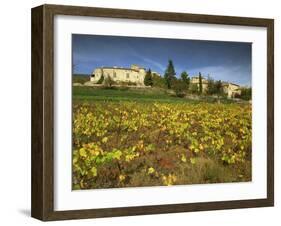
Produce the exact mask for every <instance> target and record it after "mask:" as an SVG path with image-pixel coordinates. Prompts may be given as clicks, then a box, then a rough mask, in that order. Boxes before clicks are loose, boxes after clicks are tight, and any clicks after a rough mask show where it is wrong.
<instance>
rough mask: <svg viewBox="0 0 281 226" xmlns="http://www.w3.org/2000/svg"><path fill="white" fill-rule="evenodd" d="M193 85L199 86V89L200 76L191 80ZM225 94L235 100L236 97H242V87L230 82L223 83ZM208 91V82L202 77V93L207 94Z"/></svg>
mask: <svg viewBox="0 0 281 226" xmlns="http://www.w3.org/2000/svg"><path fill="white" fill-rule="evenodd" d="M190 83H191V84H195V85H197V87H198V89H199V76H194V77H192V78H191V80H190ZM222 88H223V92H224V93H225V94H226V95H227V97H228V98H234V97H235V96H236V95H241V87H240V86H239V85H237V84H234V83H230V82H222ZM207 89H208V80H207V79H205V78H204V77H202V91H203V93H204V92H206V91H207Z"/></svg>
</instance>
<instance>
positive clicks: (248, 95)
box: [239, 87, 252, 100]
mask: <svg viewBox="0 0 281 226" xmlns="http://www.w3.org/2000/svg"><path fill="white" fill-rule="evenodd" d="M239 98H241V99H242V100H251V99H252V88H251V87H250V88H241V94H240V96H239Z"/></svg>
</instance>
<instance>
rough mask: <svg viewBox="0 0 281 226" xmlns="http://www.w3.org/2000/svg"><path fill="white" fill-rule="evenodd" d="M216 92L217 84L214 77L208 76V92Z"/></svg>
mask: <svg viewBox="0 0 281 226" xmlns="http://www.w3.org/2000/svg"><path fill="white" fill-rule="evenodd" d="M215 93H216V85H215V81H214V79H213V78H211V77H210V76H208V86H207V94H209V95H213V94H215Z"/></svg>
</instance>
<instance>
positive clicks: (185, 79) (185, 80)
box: [181, 71, 190, 90]
mask: <svg viewBox="0 0 281 226" xmlns="http://www.w3.org/2000/svg"><path fill="white" fill-rule="evenodd" d="M181 80H182V82H183V83H184V84H185V86H186V90H188V89H189V85H190V78H189V77H188V74H187V73H186V71H183V72H182V73H181Z"/></svg>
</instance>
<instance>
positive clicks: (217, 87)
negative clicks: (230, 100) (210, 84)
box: [215, 80, 223, 96]
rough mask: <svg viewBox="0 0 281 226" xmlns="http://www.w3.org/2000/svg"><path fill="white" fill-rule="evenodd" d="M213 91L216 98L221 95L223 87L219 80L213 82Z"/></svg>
mask: <svg viewBox="0 0 281 226" xmlns="http://www.w3.org/2000/svg"><path fill="white" fill-rule="evenodd" d="M215 91H216V94H217V95H218V96H221V95H223V87H222V82H221V80H218V81H216V82H215Z"/></svg>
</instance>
